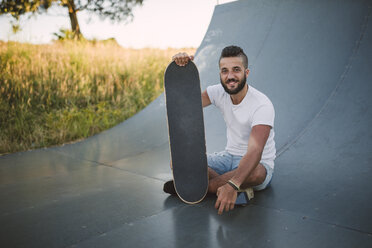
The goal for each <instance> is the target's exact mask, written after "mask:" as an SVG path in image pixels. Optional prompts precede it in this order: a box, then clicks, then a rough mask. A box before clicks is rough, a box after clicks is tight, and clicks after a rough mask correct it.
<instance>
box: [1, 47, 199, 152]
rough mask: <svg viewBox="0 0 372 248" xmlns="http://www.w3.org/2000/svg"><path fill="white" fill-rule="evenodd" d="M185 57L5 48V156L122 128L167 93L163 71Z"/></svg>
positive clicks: (86, 49) (158, 52) (91, 49)
mask: <svg viewBox="0 0 372 248" xmlns="http://www.w3.org/2000/svg"><path fill="white" fill-rule="evenodd" d="M179 50H180V49H166V50H161V49H141V50H135V49H125V48H122V47H120V46H118V45H116V44H115V43H107V44H104V43H99V42H97V43H95V44H93V43H72V42H56V43H54V44H50V45H32V44H20V43H14V42H7V43H5V42H0V94H1V97H0V130H1V132H0V154H4V153H9V152H15V151H23V150H28V149H33V148H40V147H45V146H52V145H58V144H63V143H66V142H71V141H74V140H78V139H81V138H85V137H88V136H90V135H93V134H96V133H98V132H100V131H102V130H104V129H107V128H110V127H112V126H114V125H116V124H117V123H119V122H122V121H123V120H125V119H127V118H128V117H130V116H132V115H133V114H135V113H136V112H138V111H139V110H141V109H142V108H144V107H145V106H146V105H147V104H149V103H150V102H151V101H153V100H154V99H155V98H156V97H157V96H159V94H160V93H161V92H162V91H163V74H164V70H165V67H166V66H167V64H168V63H169V62H170V58H171V56H172V55H173V54H174V53H176V52H178V51H179ZM182 50H184V51H187V52H189V53H190V54H192V53H194V52H195V49H192V48H190V49H182Z"/></svg>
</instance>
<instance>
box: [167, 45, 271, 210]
mask: <svg viewBox="0 0 372 248" xmlns="http://www.w3.org/2000/svg"><path fill="white" fill-rule="evenodd" d="M172 59H173V60H174V61H175V62H176V63H177V64H178V65H179V66H185V65H186V64H187V63H188V61H190V60H192V59H193V57H192V56H188V55H187V54H186V53H179V54H176V55H175V56H173V58H172ZM219 68H220V81H221V84H217V85H213V86H209V87H207V89H206V90H205V91H204V92H202V105H203V107H206V106H209V105H211V104H213V105H215V106H216V107H217V108H218V109H219V110H220V111H221V113H222V115H223V117H224V120H225V122H226V127H227V145H226V148H225V151H222V152H219V153H214V154H210V155H208V157H207V159H208V173H209V185H208V192H209V193H215V194H217V201H216V204H215V208H216V209H218V213H219V214H222V213H223V211H229V210H232V209H233V208H234V205H235V202H236V198H237V194H238V191H241V189H246V188H249V187H253V189H254V190H255V191H259V190H263V189H265V188H266V187H267V186H268V185H269V183H270V181H271V178H272V174H273V171H274V159H275V152H276V150H275V142H274V130H273V127H274V118H275V112H274V107H273V105H272V103H271V101H270V100H269V99H268V98H267V97H266V96H265V95H264V94H263V93H261V92H259V91H258V90H256V89H255V88H253V87H252V86H250V85H248V84H247V83H246V80H247V77H248V75H249V69H248V58H247V56H246V55H245V53H244V51H243V50H242V49H241V48H240V47H237V46H228V47H225V48H224V49H223V50H222V52H221V57H220V60H219ZM164 191H165V192H167V193H175V190H174V186H173V181H169V182H167V183H165V185H164Z"/></svg>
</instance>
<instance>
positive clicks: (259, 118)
mask: <svg viewBox="0 0 372 248" xmlns="http://www.w3.org/2000/svg"><path fill="white" fill-rule="evenodd" d="M274 119H275V110H274V106H273V105H272V103H271V102H270V103H266V104H264V105H261V106H260V107H259V108H258V109H257V110H256V111H255V113H254V115H253V121H252V127H254V126H256V125H268V126H271V127H272V128H273V127H274Z"/></svg>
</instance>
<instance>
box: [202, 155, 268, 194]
mask: <svg viewBox="0 0 372 248" xmlns="http://www.w3.org/2000/svg"><path fill="white" fill-rule="evenodd" d="M241 159H242V156H237V155H232V154H230V153H228V152H227V151H222V152H215V153H213V154H208V156H207V160H208V166H209V167H210V168H211V169H212V170H214V171H215V172H217V173H218V174H219V175H222V174H225V173H226V172H229V171H232V170H234V169H236V168H238V165H239V163H240V160H241ZM260 164H262V165H263V166H264V167H265V169H266V178H265V180H264V181H263V183H261V184H260V185H257V186H254V187H253V189H254V190H255V191H260V190H263V189H265V188H267V187H268V186H269V185H270V182H271V178H272V177H273V172H274V170H273V169H272V168H271V167H270V166H268V165H267V164H265V163H263V162H260Z"/></svg>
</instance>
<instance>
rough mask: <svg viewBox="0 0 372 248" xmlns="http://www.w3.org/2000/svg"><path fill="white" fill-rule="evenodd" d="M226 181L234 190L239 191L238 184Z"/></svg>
mask: <svg viewBox="0 0 372 248" xmlns="http://www.w3.org/2000/svg"><path fill="white" fill-rule="evenodd" d="M227 183H228V184H229V185H230V186H231V187H233V188H234V189H235V190H236V191H239V190H240V188H239V187H238V185H236V184H235V183H234V182H233V181H231V180H229V181H227Z"/></svg>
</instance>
